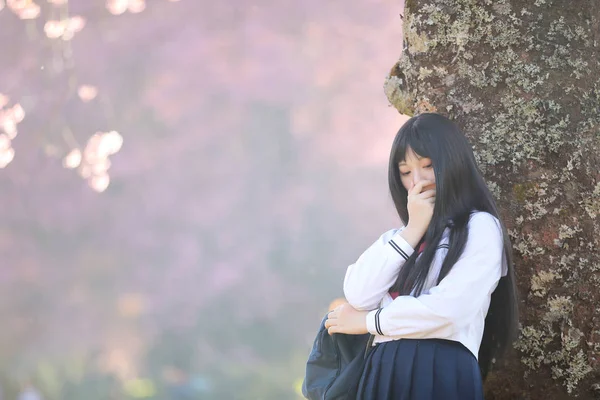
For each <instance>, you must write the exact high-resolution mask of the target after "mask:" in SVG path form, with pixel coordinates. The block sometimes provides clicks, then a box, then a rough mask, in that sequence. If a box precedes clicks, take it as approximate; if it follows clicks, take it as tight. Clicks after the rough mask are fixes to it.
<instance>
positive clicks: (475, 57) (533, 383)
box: [385, 0, 600, 400]
mask: <svg viewBox="0 0 600 400" xmlns="http://www.w3.org/2000/svg"><path fill="white" fill-rule="evenodd" d="M403 23H404V46H403V47H404V50H403V52H402V56H401V58H400V60H399V61H398V62H397V63H396V65H394V67H393V68H392V70H391V72H390V75H389V76H388V77H387V79H386V81H385V92H386V95H387V96H388V99H389V101H390V103H391V104H392V105H393V106H394V107H396V108H397V109H398V111H399V112H401V113H403V114H407V115H416V114H418V113H421V112H425V111H437V112H440V113H443V114H446V115H448V116H449V117H451V118H452V119H454V120H455V121H457V122H458V124H459V125H460V126H461V127H462V128H464V129H465V131H466V132H467V134H468V135H469V137H470V139H471V141H472V143H473V145H474V147H475V150H476V154H477V157H478V161H479V162H480V165H481V166H482V169H483V171H484V174H485V175H486V178H487V180H488V182H489V185H490V187H491V188H492V189H493V192H494V194H495V195H496V197H497V199H498V200H499V204H500V206H501V208H502V213H503V217H504V221H505V222H506V224H507V228H508V229H509V233H510V236H511V239H512V241H513V245H514V253H515V264H516V271H517V275H518V282H519V291H520V296H521V302H520V307H521V330H520V338H519V340H518V342H517V343H516V345H515V350H514V352H513V353H514V354H512V356H511V357H510V358H509V359H508V360H507V362H506V363H505V365H504V368H496V371H495V372H494V373H493V374H492V375H491V377H490V379H489V381H488V382H487V384H486V398H487V399H488V400H492V399H544V400H548V399H567V398H573V397H575V396H579V398H581V399H593V398H600V294H599V291H598V287H599V286H600V252H599V251H598V250H597V249H598V248H600V239H599V238H600V218H599V216H600V173H599V172H598V168H599V167H600V163H599V159H600V155H599V154H600V153H599V149H600V129H599V126H600V125H599V124H600V79H599V78H600V63H599V58H600V6H599V4H598V3H597V1H595V0H586V1H567V0H527V1H526V0H493V1H492V0H407V3H406V9H405V13H404V15H403Z"/></svg>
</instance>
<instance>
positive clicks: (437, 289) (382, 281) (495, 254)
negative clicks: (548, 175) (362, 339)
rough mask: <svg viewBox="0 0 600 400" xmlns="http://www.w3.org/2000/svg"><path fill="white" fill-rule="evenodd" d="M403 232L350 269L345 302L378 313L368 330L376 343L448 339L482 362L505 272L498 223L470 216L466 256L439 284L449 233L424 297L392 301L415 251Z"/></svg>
mask: <svg viewBox="0 0 600 400" xmlns="http://www.w3.org/2000/svg"><path fill="white" fill-rule="evenodd" d="M402 229H403V228H400V229H392V230H390V231H388V232H386V233H384V234H383V235H382V236H381V237H380V238H379V240H377V241H376V242H375V243H373V245H371V247H369V248H368V249H367V250H366V251H365V252H364V253H363V254H362V255H361V256H360V257H359V259H358V260H357V261H356V263H354V264H352V265H350V266H349V267H348V270H347V272H346V277H345V279H344V294H345V296H346V300H347V301H348V303H350V305H352V306H353V307H354V308H356V309H357V310H373V311H371V312H370V313H369V314H367V329H368V330H369V332H370V333H372V334H373V335H375V339H374V341H373V342H374V344H376V343H382V342H387V341H390V340H397V339H403V338H410V339H433V338H437V339H447V340H453V341H457V342H460V343H462V344H463V345H464V346H465V347H466V348H467V349H469V350H470V351H471V353H473V355H474V356H475V357H476V358H477V356H478V353H479V346H480V345H481V339H482V337H483V328H484V323H485V317H486V315H487V312H488V309H489V306H490V301H491V295H492V293H493V291H494V290H495V289H496V287H497V286H498V281H499V280H500V278H501V276H503V275H505V274H506V265H504V263H503V256H502V255H503V249H504V248H503V236H502V230H501V228H500V224H499V221H498V220H497V219H496V218H495V217H494V216H492V215H491V214H489V213H486V212H475V213H473V214H472V215H471V217H470V220H469V223H468V229H469V235H468V239H467V242H466V244H465V248H464V250H463V253H462V254H461V256H460V257H459V259H458V260H457V261H456V263H455V264H454V266H453V267H452V269H451V270H450V272H449V273H448V274H447V275H446V277H445V278H444V279H442V280H441V281H440V283H439V285H436V282H437V277H438V276H439V272H440V268H441V266H442V262H443V260H444V257H445V256H446V254H447V252H448V235H449V229H446V231H445V232H444V234H443V236H442V239H441V240H440V243H439V244H438V248H437V250H436V253H435V257H434V259H433V261H432V265H431V268H430V270H429V274H428V276H427V279H426V282H425V286H424V287H423V291H422V294H421V295H419V296H418V297H414V296H398V297H397V298H396V299H392V297H391V296H390V294H389V293H388V291H389V289H390V287H391V286H392V285H393V284H394V283H395V282H396V278H397V277H398V273H399V272H400V269H401V268H402V266H403V265H404V262H405V261H406V260H407V259H408V257H410V255H411V254H412V253H413V252H414V249H413V248H412V247H411V246H410V245H409V244H408V243H407V242H406V240H404V239H403V238H402V237H401V236H400V232H401V231H402ZM419 257H420V256H419Z"/></svg>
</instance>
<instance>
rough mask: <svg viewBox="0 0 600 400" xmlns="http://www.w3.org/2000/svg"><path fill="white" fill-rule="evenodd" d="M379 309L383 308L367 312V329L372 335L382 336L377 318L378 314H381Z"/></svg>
mask: <svg viewBox="0 0 600 400" xmlns="http://www.w3.org/2000/svg"><path fill="white" fill-rule="evenodd" d="M381 310H383V308H379V309H377V310H373V311H371V312H370V313H368V314H367V330H368V331H369V332H370V333H371V334H372V335H380V336H383V331H382V330H381V322H380V320H379V314H381Z"/></svg>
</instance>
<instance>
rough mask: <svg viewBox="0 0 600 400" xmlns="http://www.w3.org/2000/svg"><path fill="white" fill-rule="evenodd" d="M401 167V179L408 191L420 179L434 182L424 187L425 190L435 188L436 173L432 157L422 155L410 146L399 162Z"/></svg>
mask: <svg viewBox="0 0 600 400" xmlns="http://www.w3.org/2000/svg"><path fill="white" fill-rule="evenodd" d="M398 167H399V168H400V179H401V180H402V185H403V186H404V188H405V189H406V191H410V190H411V189H412V188H413V186H415V185H416V184H417V183H418V182H419V181H422V180H427V181H431V182H434V183H433V184H431V185H427V186H425V187H424V188H423V191H425V190H429V189H433V188H435V174H434V172H433V164H432V163H431V159H430V158H427V157H421V156H419V155H418V154H417V153H415V152H414V151H413V150H412V149H411V148H410V147H409V148H408V149H406V156H405V159H404V160H403V161H401V162H400V163H399V164H398Z"/></svg>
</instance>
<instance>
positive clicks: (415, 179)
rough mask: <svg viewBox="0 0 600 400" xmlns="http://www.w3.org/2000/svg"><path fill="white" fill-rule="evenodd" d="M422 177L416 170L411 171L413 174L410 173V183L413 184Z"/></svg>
mask: <svg viewBox="0 0 600 400" xmlns="http://www.w3.org/2000/svg"><path fill="white" fill-rule="evenodd" d="M422 179H423V178H422V177H421V175H420V172H419V171H418V170H415V171H413V175H412V184H413V186H415V185H416V184H417V183H419V182H420V181H421V180H422Z"/></svg>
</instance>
